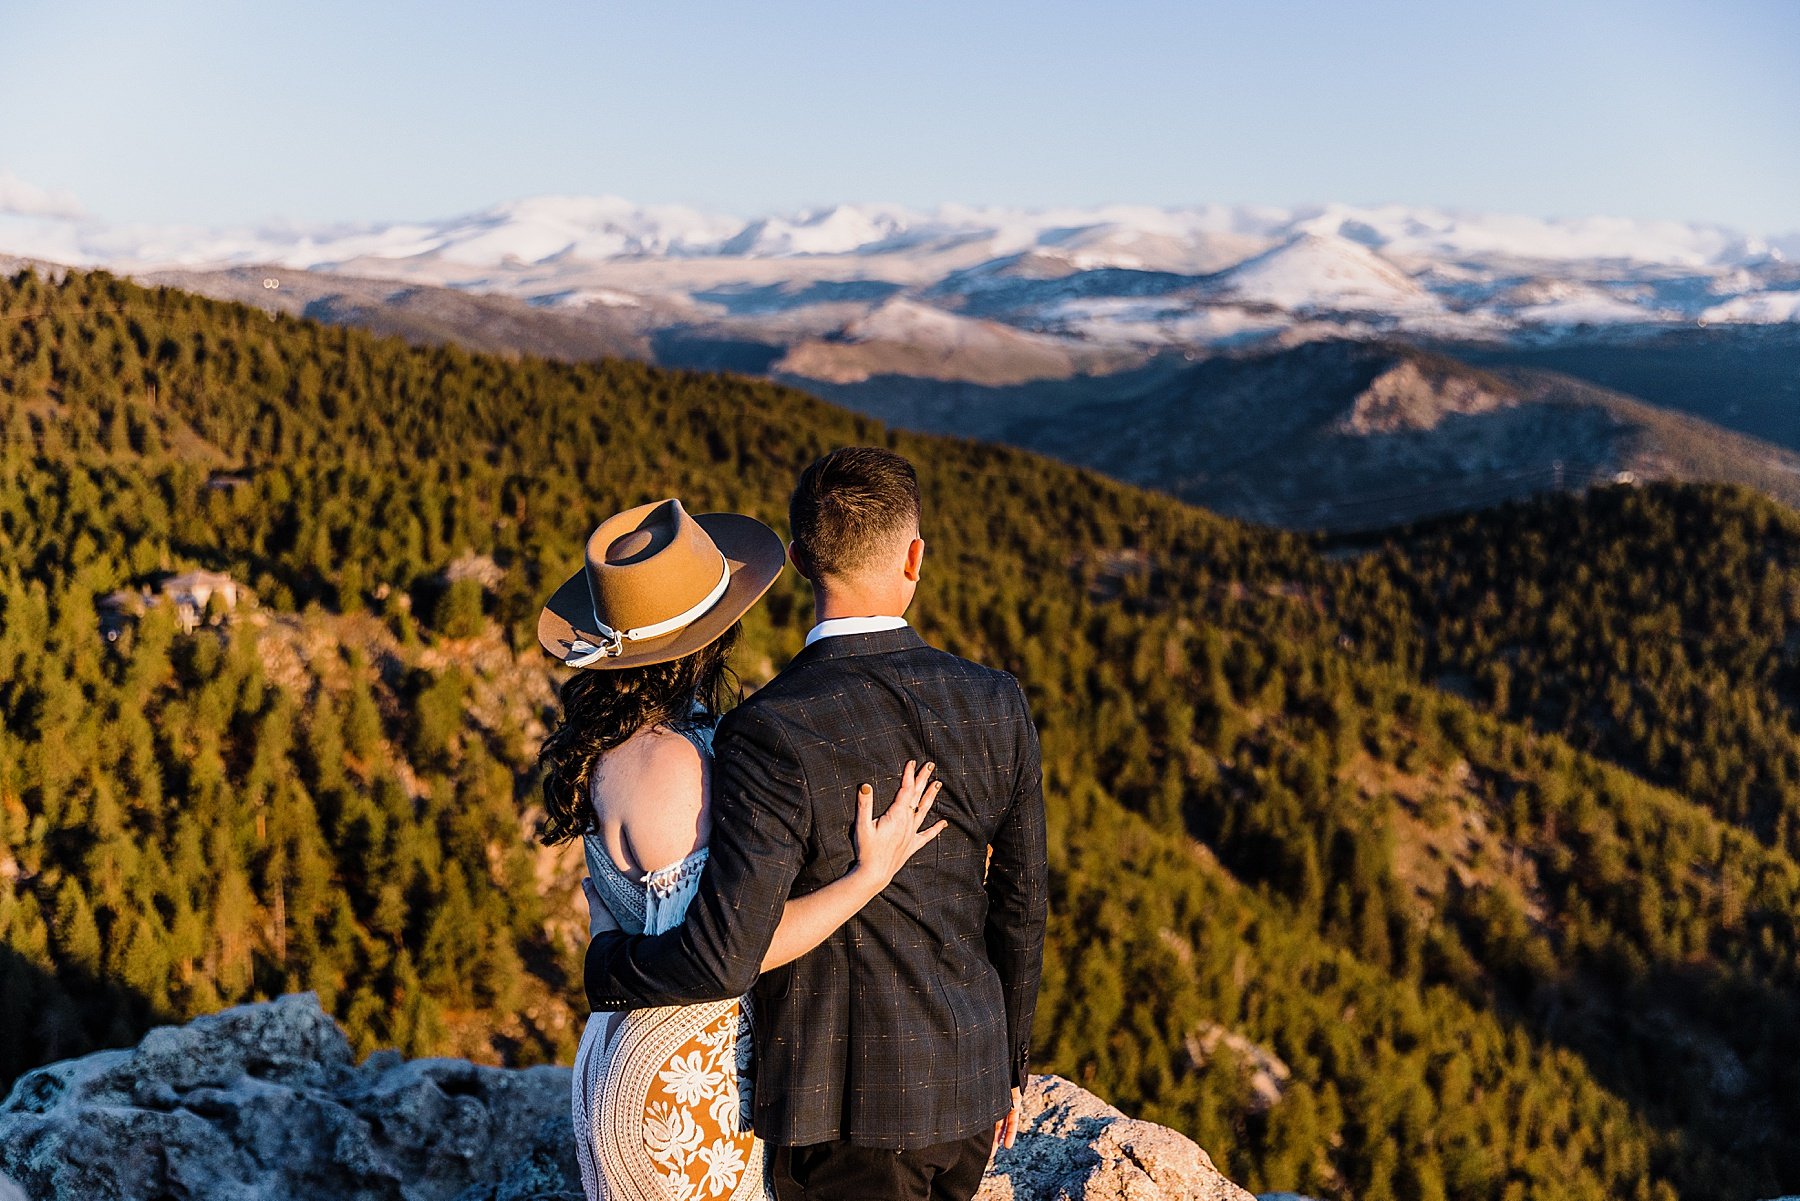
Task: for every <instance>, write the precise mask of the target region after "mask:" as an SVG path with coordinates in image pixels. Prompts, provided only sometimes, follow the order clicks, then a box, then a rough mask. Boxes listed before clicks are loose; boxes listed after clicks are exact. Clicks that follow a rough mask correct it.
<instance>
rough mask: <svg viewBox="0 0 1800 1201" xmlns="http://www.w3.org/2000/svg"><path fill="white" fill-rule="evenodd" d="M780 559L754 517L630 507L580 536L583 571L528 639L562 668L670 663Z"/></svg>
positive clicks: (753, 595) (697, 644) (675, 504)
mask: <svg viewBox="0 0 1800 1201" xmlns="http://www.w3.org/2000/svg"><path fill="white" fill-rule="evenodd" d="M786 560H787V551H786V548H785V547H783V545H782V542H781V536H780V535H779V534H777V533H776V532H775V531H774V530H772V529H770V528H769V527H768V526H766V525H764V524H763V523H762V522H760V521H758V520H756V518H754V517H746V516H744V515H743V514H742V513H702V514H700V515H698V516H690V515H689V513H688V511H687V510H686V509H684V508H682V507H681V502H680V501H678V500H662V501H656V502H654V503H652V504H647V505H639V506H638V507H637V508H635V509H627V510H626V511H625V512H623V513H620V514H618V515H616V516H613V517H609V518H607V519H606V520H605V521H603V522H601V523H600V525H599V527H598V528H596V529H595V530H594V532H593V533H592V534H591V535H589V536H588V540H587V561H586V563H584V564H583V565H582V569H581V570H580V571H578V572H576V573H575V574H574V575H572V576H570V577H569V578H568V579H567V580H566V581H564V583H563V585H562V587H560V588H558V589H557V590H556V591H555V592H554V593H553V594H552V595H551V597H550V599H549V601H548V602H546V603H545V605H544V611H543V612H542V613H540V614H539V615H538V641H539V642H541V643H542V644H543V646H544V649H545V650H547V651H549V652H550V653H551V654H552V655H554V656H555V657H556V658H558V659H560V660H562V661H563V662H564V663H566V664H568V665H569V666H570V667H587V668H595V669H600V670H608V669H610V670H617V669H619V668H623V667H646V666H648V665H650V664H652V663H667V662H669V661H670V660H673V659H680V658H683V657H684V656H687V655H691V654H693V653H694V652H695V651H697V650H699V649H700V648H701V647H703V646H706V645H708V644H709V643H711V642H714V641H716V640H717V639H718V638H719V637H720V636H721V635H722V634H724V633H725V631H727V630H729V629H730V628H731V626H732V623H734V622H736V621H737V620H738V618H740V617H742V616H743V615H744V614H745V613H747V612H749V611H750V607H751V606H752V605H754V604H755V603H756V602H757V601H758V600H760V599H761V598H762V595H763V593H765V592H767V591H768V590H769V585H771V584H773V583H774V582H775V577H776V576H779V575H780V574H781V567H782V564H783V563H784V562H786Z"/></svg>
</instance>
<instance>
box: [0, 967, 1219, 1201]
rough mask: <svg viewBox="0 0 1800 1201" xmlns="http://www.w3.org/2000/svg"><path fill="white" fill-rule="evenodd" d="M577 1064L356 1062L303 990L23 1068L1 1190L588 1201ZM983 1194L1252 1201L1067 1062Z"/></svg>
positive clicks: (109, 1197) (1040, 1092) (116, 1197)
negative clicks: (574, 1101) (577, 1127)
mask: <svg viewBox="0 0 1800 1201" xmlns="http://www.w3.org/2000/svg"><path fill="white" fill-rule="evenodd" d="M568 1106H569V1073H568V1070H567V1069H566V1068H556V1067H538V1068H527V1069H523V1070H508V1069H502V1068H488V1067H479V1066H477V1065H475V1064H471V1063H467V1062H464V1061H463V1060H459V1059H416V1060H410V1061H408V1060H404V1059H402V1058H401V1057H400V1056H399V1055H397V1054H395V1053H393V1052H387V1051H384V1052H378V1053H377V1054H375V1055H372V1056H370V1057H369V1059H368V1060H367V1061H366V1062H364V1063H363V1064H362V1065H361V1066H358V1065H357V1064H356V1063H355V1061H354V1057H353V1055H352V1053H351V1050H350V1044H349V1042H348V1041H347V1040H346V1039H345V1037H344V1034H343V1031H341V1030H340V1029H338V1027H337V1025H336V1023H334V1022H333V1021H332V1020H331V1019H330V1018H329V1017H327V1016H326V1015H325V1013H324V1012H323V1011H321V1010H320V1008H319V1003H318V1000H317V998H316V997H314V996H312V995H311V994H310V993H307V994H297V995H294V996H288V997H282V998H281V999H280V1000H276V1001H270V1002H266V1003H264V1004H259V1005H245V1006H240V1007H239V1008H236V1009H228V1010H225V1011H224V1012H222V1013H217V1014H213V1015H211V1016H208V1017H203V1018H198V1019H196V1020H195V1021H193V1022H191V1023H189V1024H188V1025H186V1026H167V1027H163V1028H161V1029H158V1030H153V1031H151V1032H150V1033H149V1034H148V1035H146V1036H145V1037H144V1040H143V1041H142V1042H141V1043H139V1044H138V1045H137V1046H136V1047H135V1048H133V1049H131V1050H127V1051H102V1052H99V1053H97V1054H93V1055H88V1056H84V1057H83V1058H80V1059H72V1060H66V1061H64V1062H62V1063H57V1064H52V1065H50V1066H49V1067H45V1068H40V1069H39V1070H37V1071H35V1072H32V1073H30V1074H28V1075H26V1076H24V1077H22V1078H21V1079H20V1080H19V1082H18V1083H17V1084H16V1085H15V1086H14V1087H13V1090H12V1093H11V1095H10V1096H8V1097H7V1098H6V1100H5V1102H4V1103H0V1198H6V1197H7V1196H8V1193H7V1177H10V1178H11V1179H12V1180H13V1181H16V1182H17V1184H18V1186H19V1187H20V1188H21V1189H22V1190H23V1192H24V1194H25V1196H26V1197H27V1198H29V1199H30V1201H55V1199H60V1198H82V1201H153V1199H156V1198H162V1197H167V1196H179V1197H185V1198H189V1199H191V1201H227V1199H229V1201H289V1199H290V1198H294V1197H304V1198H306V1199H307V1201H339V1199H345V1201H348V1199H349V1198H357V1199H358V1201H362V1199H376V1198H381V1199H390V1198H391V1199H392V1201H582V1193H581V1184H580V1179H579V1177H578V1176H577V1175H576V1171H575V1162H574V1158H573V1154H572V1151H571V1138H570V1135H569V1126H568V1122H569V1117H568ZM1025 1117H1026V1122H1025V1125H1024V1127H1023V1128H1022V1130H1021V1133H1020V1135H1019V1139H1018V1144H1017V1146H1015V1147H1014V1148H1013V1149H1012V1150H1010V1151H1003V1152H1001V1153H1000V1155H999V1157H998V1159H997V1160H996V1162H995V1165H994V1168H993V1171H992V1172H991V1173H990V1175H989V1178H988V1181H987V1183H986V1185H984V1186H983V1188H982V1191H981V1194H980V1198H979V1201H1040V1199H1041V1201H1190V1199H1191V1201H1250V1195H1249V1194H1248V1193H1246V1192H1244V1191H1243V1190H1242V1189H1240V1188H1238V1187H1237V1186H1236V1185H1234V1184H1232V1183H1231V1182H1230V1181H1229V1180H1227V1179H1225V1178H1224V1177H1223V1176H1221V1175H1220V1174H1219V1173H1218V1172H1217V1171H1216V1170H1215V1169H1214V1168H1213V1165H1212V1161H1211V1160H1210V1159H1208V1158H1207V1155H1206V1152H1205V1151H1203V1150H1201V1149H1200V1148H1199V1147H1198V1146H1196V1145H1195V1144H1194V1143H1193V1142H1192V1141H1191V1140H1189V1139H1187V1138H1184V1137H1183V1136H1181V1135H1179V1134H1177V1133H1175V1132H1174V1131H1172V1130H1168V1129H1165V1128H1163V1127H1161V1126H1156V1125H1153V1124H1151V1123H1149V1122H1139V1121H1135V1120H1133V1119H1131V1118H1128V1117H1126V1116H1125V1115H1124V1114H1122V1113H1120V1112H1119V1111H1118V1110H1116V1109H1114V1108H1113V1107H1112V1106H1110V1105H1107V1104H1106V1103H1105V1102H1104V1101H1101V1100H1100V1099H1099V1098H1098V1097H1095V1096H1094V1095H1092V1094H1091V1093H1088V1092H1086V1091H1084V1090H1082V1089H1081V1088H1078V1087H1076V1086H1075V1085H1073V1084H1071V1083H1069V1082H1068V1081H1067V1080H1063V1079H1061V1078H1059V1077H1056V1076H1038V1077H1034V1078H1033V1080H1032V1084H1031V1089H1030V1090H1029V1092H1028V1094H1027V1097H1026V1104H1025Z"/></svg>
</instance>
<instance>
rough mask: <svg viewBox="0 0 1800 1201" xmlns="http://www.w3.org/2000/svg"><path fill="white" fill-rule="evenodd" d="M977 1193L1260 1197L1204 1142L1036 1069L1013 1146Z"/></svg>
mask: <svg viewBox="0 0 1800 1201" xmlns="http://www.w3.org/2000/svg"><path fill="white" fill-rule="evenodd" d="M976 1201H1254V1199H1253V1198H1252V1197H1251V1196H1250V1194H1249V1193H1247V1192H1245V1191H1244V1190H1243V1189H1241V1188H1239V1187H1238V1186H1237V1185H1235V1184H1233V1183H1232V1182H1231V1181H1229V1180H1227V1179H1226V1178H1225V1177H1224V1176H1223V1175H1221V1174H1220V1173H1219V1170H1218V1169H1217V1168H1215V1167H1213V1162H1212V1159H1211V1158H1210V1157H1209V1156H1208V1155H1207V1154H1206V1152H1205V1151H1203V1150H1201V1149H1200V1145H1199V1144H1198V1143H1196V1142H1194V1140H1192V1139H1190V1138H1188V1137H1186V1136H1185V1135H1181V1134H1177V1133H1176V1132H1175V1131H1173V1130H1170V1129H1169V1128H1168V1127H1166V1126H1158V1125H1156V1124H1154V1123H1152V1122H1140V1121H1138V1120H1137V1119H1135V1118H1128V1117H1126V1116H1125V1115H1124V1114H1123V1113H1120V1112H1119V1111H1118V1110H1117V1109H1114V1108H1113V1107H1112V1106H1110V1105H1108V1104H1107V1103H1106V1102H1104V1101H1102V1100H1101V1099H1100V1098H1099V1097H1096V1096H1095V1095H1094V1094H1093V1093H1090V1092H1088V1091H1087V1090H1086V1089H1083V1088H1081V1087H1079V1086H1078V1085H1074V1084H1071V1083H1070V1082H1069V1081H1067V1080H1064V1079H1063V1078H1062V1077H1060V1076H1033V1077H1032V1078H1031V1087H1030V1088H1029V1089H1028V1090H1027V1091H1026V1093H1025V1104H1024V1121H1023V1122H1022V1124H1021V1125H1020V1127H1019V1137H1018V1138H1017V1140H1015V1141H1014V1143H1013V1146H1012V1147H1011V1149H1010V1150H1009V1149H1005V1148H1002V1149H1001V1150H1000V1151H999V1152H997V1153H996V1154H995V1156H994V1165H993V1168H992V1170H991V1171H990V1172H989V1173H988V1178H987V1181H986V1182H985V1183H984V1184H983V1185H982V1186H981V1192H979V1193H978V1194H976Z"/></svg>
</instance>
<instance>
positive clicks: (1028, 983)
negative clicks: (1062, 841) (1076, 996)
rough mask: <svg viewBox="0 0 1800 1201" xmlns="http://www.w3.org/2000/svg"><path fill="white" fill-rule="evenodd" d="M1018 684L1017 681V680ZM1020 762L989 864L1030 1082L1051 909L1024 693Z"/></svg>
mask: <svg viewBox="0 0 1800 1201" xmlns="http://www.w3.org/2000/svg"><path fill="white" fill-rule="evenodd" d="M1013 686H1014V687H1015V688H1017V687H1018V681H1016V680H1015V681H1013ZM1018 695H1019V712H1018V718H1017V720H1018V722H1019V724H1020V725H1021V726H1022V727H1023V730H1022V733H1021V734H1020V748H1019V763H1018V769H1017V774H1016V776H1015V777H1014V784H1013V797H1012V805H1011V807H1010V808H1009V809H1008V810H1007V813H1006V817H1005V818H1004V819H1003V820H1002V821H1001V823H1000V828H999V830H997V831H996V832H995V833H994V842H993V858H992V859H990V860H989V862H988V874H987V894H988V918H987V953H988V959H989V961H990V962H992V963H993V965H994V969H995V970H996V971H997V972H998V973H999V974H1000V985H1001V988H1002V989H1003V991H1004V993H1005V997H1006V1035H1007V1041H1008V1045H1009V1046H1010V1047H1011V1048H1012V1065H1011V1066H1012V1078H1013V1079H1012V1082H1013V1087H1014V1088H1020V1089H1022V1088H1024V1087H1025V1081H1026V1076H1027V1075H1028V1074H1029V1071H1030V1063H1031V1024H1032V1020H1033V1018H1034V1017H1035V1015H1036V1013H1037V993H1038V979H1039V977H1040V975H1041V974H1042V972H1043V966H1044V925H1045V922H1046V920H1047V918H1048V916H1049V907H1050V897H1049V894H1050V867H1049V862H1048V852H1047V850H1046V848H1045V832H1044V773H1043V763H1042V753H1041V751H1040V749H1039V747H1038V735H1037V729H1036V728H1035V727H1034V726H1033V725H1032V724H1031V710H1030V708H1029V706H1028V705H1027V704H1026V702H1025V693H1024V691H1023V690H1022V689H1021V690H1020V691H1019V694H1018Z"/></svg>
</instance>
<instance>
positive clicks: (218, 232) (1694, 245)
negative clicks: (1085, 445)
mask: <svg viewBox="0 0 1800 1201" xmlns="http://www.w3.org/2000/svg"><path fill="white" fill-rule="evenodd" d="M3 182H5V181H4V180H3V179H0V183H3ZM13 185H14V186H13V187H12V188H11V190H8V189H6V188H0V254H7V255H13V256H18V257H23V258H30V259H38V260H47V261H50V262H55V263H63V264H68V265H75V266H106V267H110V268H113V269H115V270H121V271H125V272H130V273H133V274H139V275H145V274H153V273H157V272H166V271H170V270H180V271H181V272H183V273H195V272H205V271H211V270H217V269H223V268H232V267H244V266H248V265H257V266H267V267H269V268H270V269H272V270H277V269H278V270H288V271H292V270H304V271H309V272H331V273H333V274H336V275H340V276H355V277H360V278H365V279H391V280H397V281H405V282H408V283H418V284H431V285H437V286H444V287H450V288H455V289H459V290H464V291H470V292H480V293H496V294H500V295H504V296H509V297H513V298H515V299H520V300H525V301H528V302H530V303H532V304H534V305H538V306H544V307H554V308H558V309H564V310H569V309H575V310H580V309H585V308H596V307H600V308H606V309H610V310H613V311H615V313H618V314H621V315H622V314H624V313H627V312H629V311H631V310H638V313H639V315H638V317H637V318H636V320H637V322H638V324H640V325H642V326H646V327H648V326H667V325H672V324H680V325H684V326H694V325H706V326H710V327H713V328H715V329H717V328H735V327H745V326H749V327H755V328H756V329H758V330H764V331H767V330H770V329H774V330H777V331H778V332H779V335H780V337H779V339H778V340H780V341H783V342H791V341H793V340H795V339H797V338H805V337H821V336H830V337H840V338H848V339H849V340H851V341H856V340H858V339H860V338H864V337H870V336H875V335H873V334H871V333H870V332H869V331H877V332H878V331H882V330H885V329H887V328H888V327H890V326H893V325H895V324H896V321H895V320H886V319H882V317H881V310H882V309H883V308H884V306H888V305H894V304H902V305H905V306H906V308H905V309H904V310H902V312H903V313H904V314H907V315H908V322H910V323H911V324H912V325H914V326H916V325H917V324H918V321H917V317H918V309H919V307H920V306H925V307H928V308H930V309H935V310H937V311H939V312H941V313H943V314H944V315H945V317H946V320H947V321H949V322H950V323H951V324H954V323H955V321H957V320H980V321H984V322H987V323H997V324H999V325H1002V326H1008V327H1013V328H1015V329H1017V330H1020V331H1022V332H1025V333H1028V334H1031V335H1033V336H1035V337H1041V338H1049V339H1054V340H1058V341H1064V342H1069V343H1073V344H1082V345H1086V346H1090V347H1092V346H1100V347H1123V346H1138V347H1153V346H1167V345H1187V346H1193V347H1196V348H1207V347H1219V346H1227V345H1232V346H1235V345H1243V344H1245V343H1253V342H1256V341H1258V340H1260V339H1268V338H1283V339H1287V340H1289V341H1292V340H1305V339H1306V338H1308V337H1311V336H1321V335H1325V334H1332V335H1344V334H1348V335H1350V336H1372V335H1380V334H1384V333H1389V332H1399V333H1411V334H1422V335H1427V336H1433V337H1447V338H1459V339H1476V340H1487V339H1510V338H1517V337H1554V336H1556V335H1557V333H1558V332H1559V331H1567V330H1571V329H1577V328H1589V329H1591V328H1593V327H1614V328H1619V329H1629V328H1633V327H1666V326H1671V325H1693V324H1709V323H1742V324H1775V323H1786V322H1794V321H1800V264H1796V263H1795V262H1792V261H1790V260H1792V259H1800V234H1793V235H1788V236H1783V237H1758V236H1752V235H1748V234H1744V233H1740V232H1737V231H1733V230H1729V229H1725V228H1722V227H1718V226H1710V225H1702V224H1689V223H1681V222H1667V221H1637V220H1625V219H1614V218H1602V217H1592V218H1580V219H1569V220H1550V219H1542V218H1532V217H1519V216H1505V215H1484V214H1459V213H1450V212H1445V211H1441V210H1437V209H1431V208H1417V207H1405V206H1398V205H1390V206H1382V207H1356V206H1350V205H1325V206H1319V207H1313V208H1305V209H1272V208H1257V207H1247V206H1235V207H1234V206H1224V205H1207V206H1200V207H1195V208H1183V209H1158V208H1146V207H1134V206H1112V207H1101V208H1087V209H1044V210H1037V211H1027V210H1017V209H1000V208H972V207H963V206H955V205H948V206H944V207H942V208H939V209H936V210H934V211H920V210H914V209H908V208H903V207H899V206H894V205H879V204H871V205H838V206H835V207H829V208H822V209H816V210H810V211H805V212H799V213H791V214H777V215H769V216H763V217H758V218H755V219H751V220H745V219H742V218H738V217H731V216H725V215H721V214H717V213H707V212H701V211H698V210H695V209H691V208H685V207H679V206H642V205H635V204H632V203H630V202H628V201H625V200H621V199H618V198H614V197H537V198H532V199H526V200H519V201H513V202H509V203H505V204H500V205H496V206H495V207H493V208H490V209H486V210H484V211H482V212H478V213H472V214H468V215H464V216H458V217H452V218H448V219H445V220H440V221H418V222H394V223H390V224H381V223H374V224H360V225H334V226H328V225H320V226H306V225H297V224H271V225H266V226H259V227H253V228H240V229H202V228H194V227H178V226H154V227H152V226H140V225H113V224H109V223H106V222H104V221H101V220H98V219H96V218H93V217H90V216H87V215H85V214H83V213H82V212H81V211H80V210H79V208H78V207H77V206H75V205H74V203H73V202H72V201H71V200H69V199H68V198H66V197H51V196H48V195H47V194H44V193H41V192H35V191H26V190H24V189H23V188H22V185H18V184H17V181H13ZM940 332H941V331H940ZM946 336H951V337H960V336H961V335H957V334H955V333H954V331H952V332H951V333H949V334H946Z"/></svg>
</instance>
